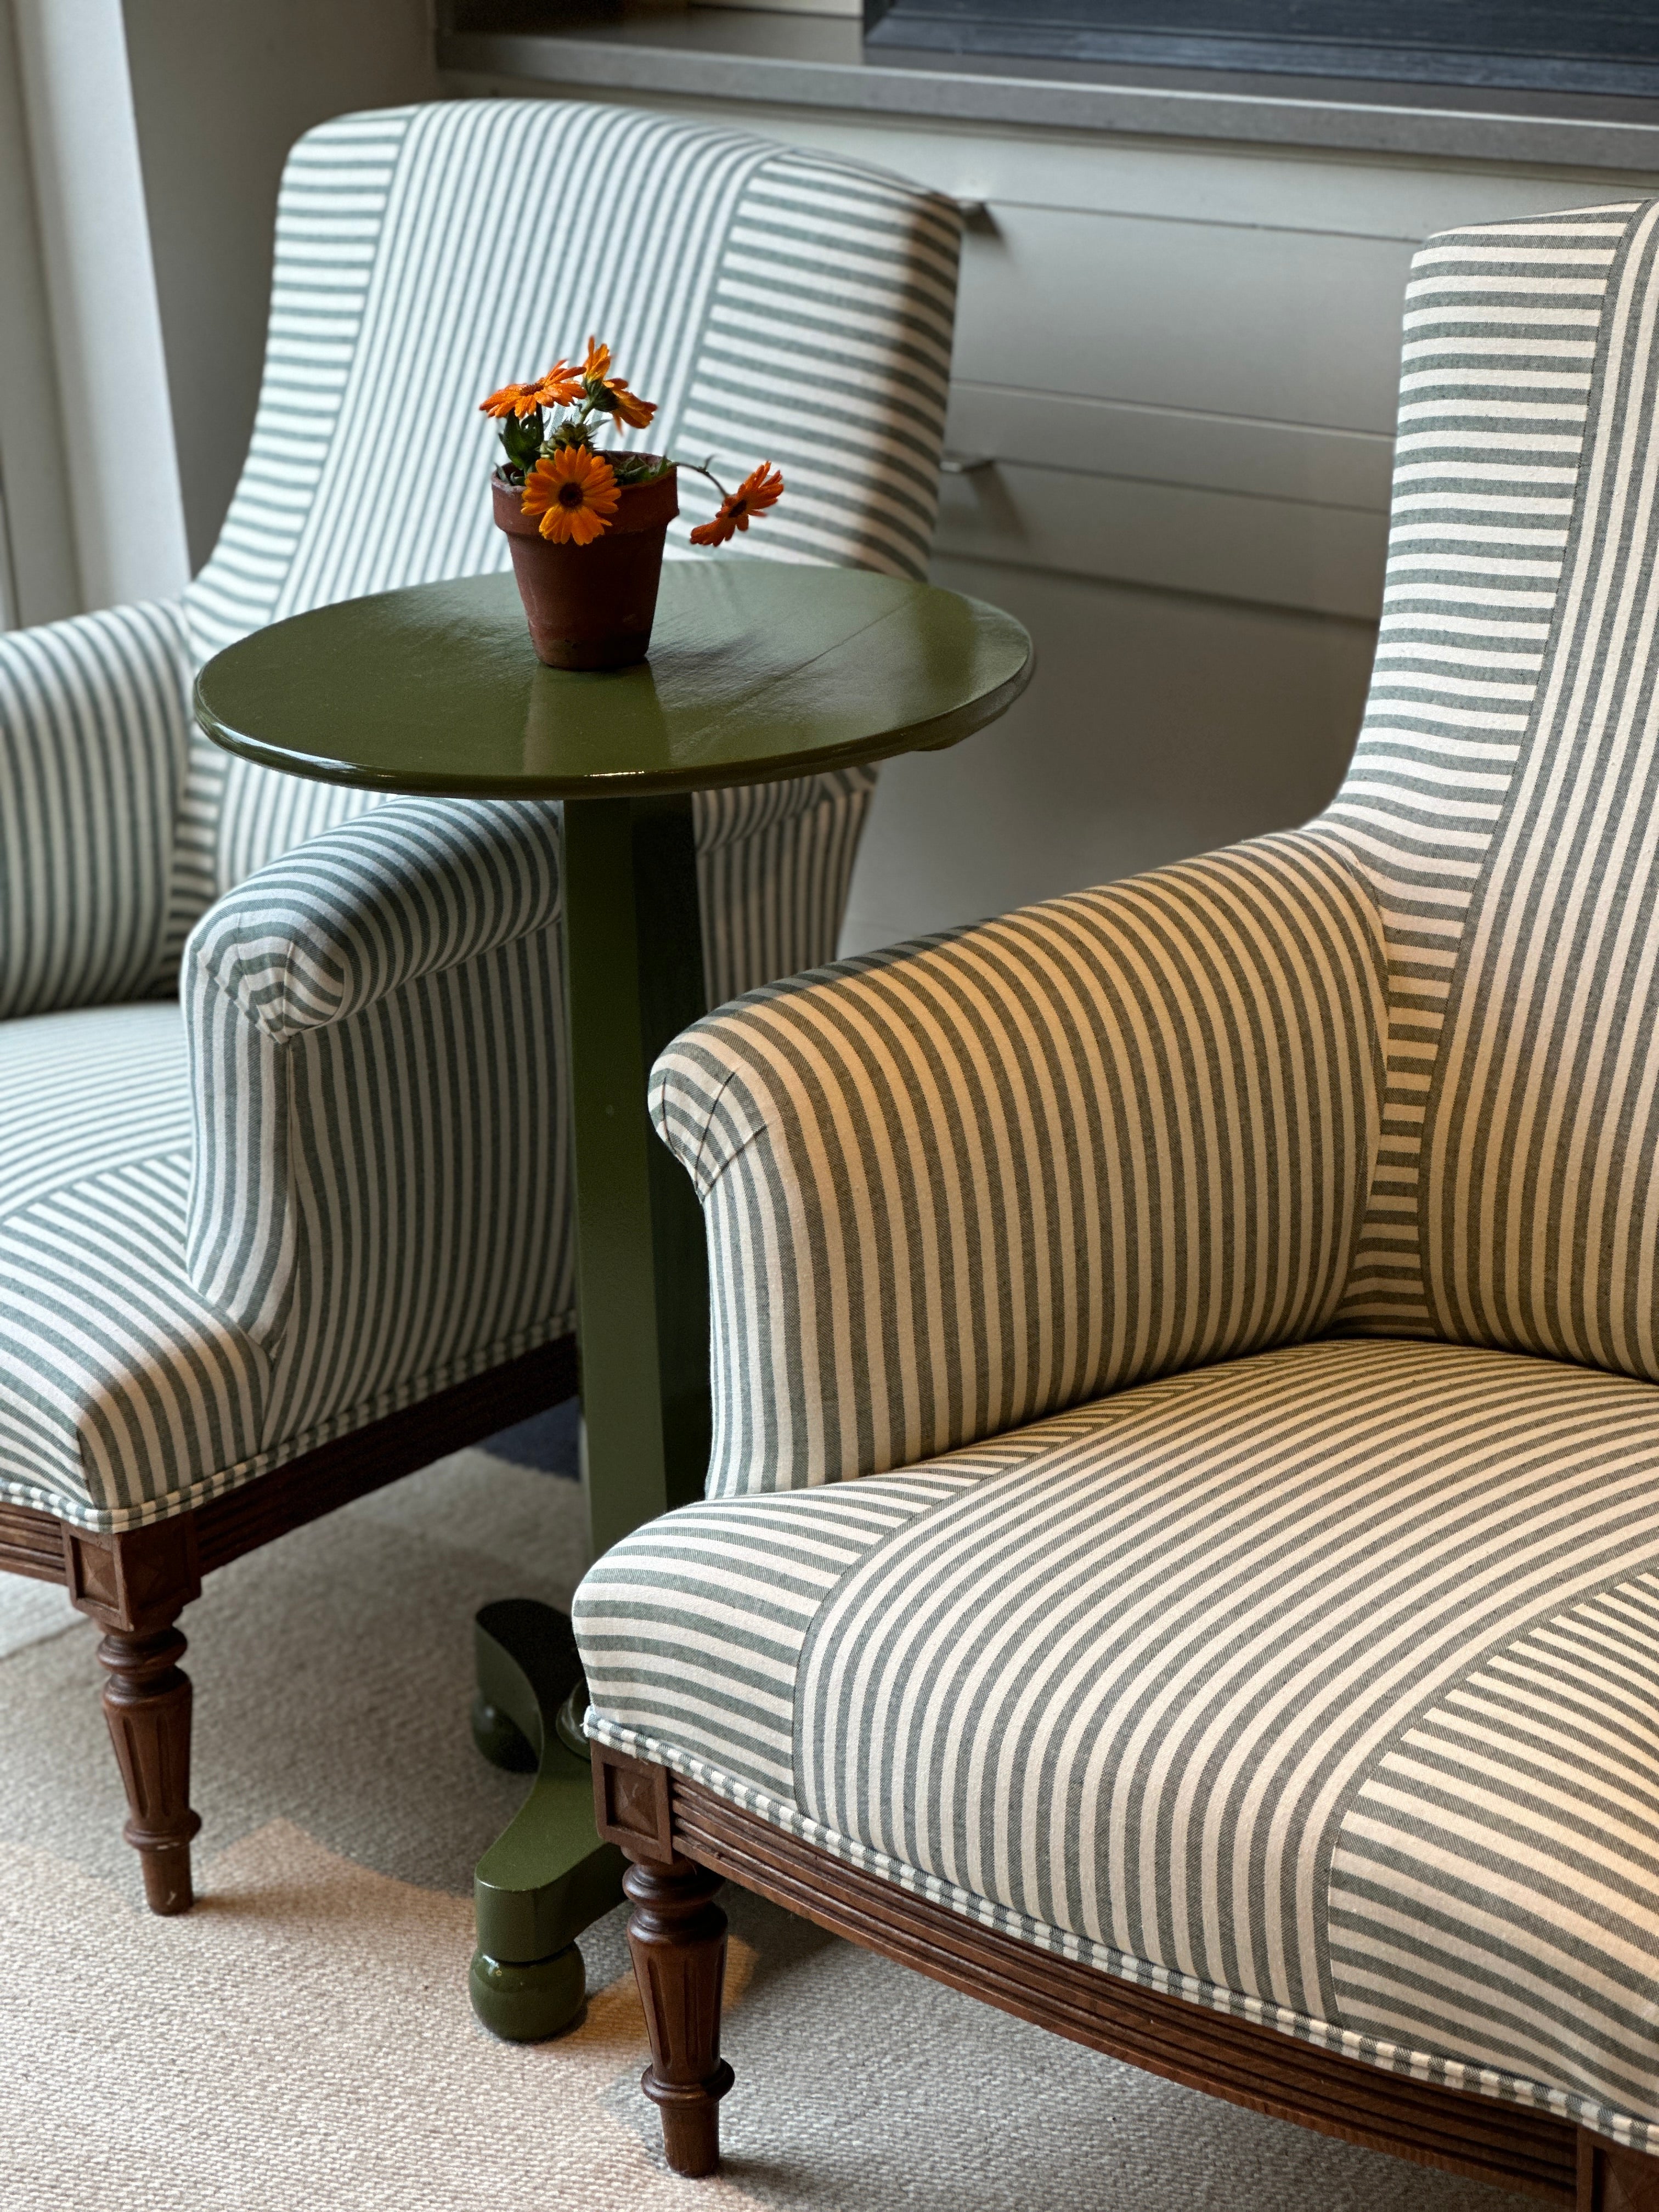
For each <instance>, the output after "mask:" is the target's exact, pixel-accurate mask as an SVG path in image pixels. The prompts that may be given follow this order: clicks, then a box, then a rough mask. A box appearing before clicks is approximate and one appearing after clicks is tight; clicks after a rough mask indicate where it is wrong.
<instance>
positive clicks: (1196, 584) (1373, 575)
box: [937, 462, 1388, 622]
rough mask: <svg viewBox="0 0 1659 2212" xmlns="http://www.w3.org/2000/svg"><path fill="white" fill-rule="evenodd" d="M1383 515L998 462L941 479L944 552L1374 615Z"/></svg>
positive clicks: (1320, 609)
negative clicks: (992, 466) (963, 474)
mask: <svg viewBox="0 0 1659 2212" xmlns="http://www.w3.org/2000/svg"><path fill="white" fill-rule="evenodd" d="M1387 532H1388V518H1387V516H1386V515H1384V514H1380V513H1375V512H1373V511H1371V510H1370V509H1368V508H1362V507H1321V506H1316V505H1314V504H1313V503H1312V502H1311V501H1304V500H1292V499H1262V498H1257V497H1254V496H1251V495H1246V494H1241V493H1237V492H1227V491H1218V490H1214V489H1209V488H1207V487H1195V486H1192V485H1188V484H1167V483H1144V482H1138V481H1136V480H1134V479H1133V478H1131V477H1100V476H1085V475H1083V474H1081V473H1079V472H1078V471H1072V470H1067V469H1062V468H1033V467H1030V466H1029V465H1024V464H1018V463H1008V462H1003V463H999V464H998V465H996V466H995V467H994V468H988V469H980V470H975V471H974V473H973V474H972V475H970V476H961V477H947V478H946V479H945V484H944V488H943V493H942V496H941V498H940V501H939V537H938V541H937V542H938V546H939V552H940V554H941V555H944V556H952V555H955V556H962V557H965V558H968V559H971V560H976V561H994V562H1002V563H1006V564H1007V565H1009V566H1012V567H1015V568H1055V569H1061V570H1064V571H1066V572H1067V573H1069V574H1073V575H1078V576H1097V577H1115V578H1120V579H1122V580H1126V581H1130V582H1136V583H1142V584H1156V585H1158V586H1161V587H1163V588H1164V589H1165V590H1169V591H1176V592H1206V593H1215V594H1218V595H1219V596H1220V597H1222V598H1225V599H1254V600H1256V601H1259V602H1261V603H1262V604H1265V605H1268V606H1282V607H1306V608H1310V609H1312V610H1313V611H1316V612H1317V613H1321V614H1332V615H1348V616H1352V617H1356V618H1358V619H1359V620H1361V621H1366V620H1369V621H1373V622H1374V621H1375V620H1376V616H1377V613H1378V611H1379V609H1380V607H1381V605H1382V599H1383V553H1384V548H1385V540H1386V537H1387Z"/></svg>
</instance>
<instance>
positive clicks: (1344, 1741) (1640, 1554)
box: [575, 1340, 1659, 2148]
mask: <svg viewBox="0 0 1659 2212" xmlns="http://www.w3.org/2000/svg"><path fill="white" fill-rule="evenodd" d="M575 1618H576V1627H577V1634H578V1638H579V1641H580V1645H581V1649H582V1654H583V1657H584V1659H585V1661H586V1666H587V1671H588V1680H589V1684H590V1687H591V1692H592V1711H591V1713H590V1717H589V1727H590V1730H591V1732H592V1734H594V1735H598V1736H599V1737H601V1738H602V1739H603V1740H604V1741H607V1742H609V1743H612V1744H614V1745H616V1746H617V1747H619V1748H622V1749H624V1750H628V1751H631V1752H634V1753H636V1754H638V1755H640V1756H641V1757H646V1758H650V1759H659V1760H661V1761H663V1762H665V1763H666V1764H668V1765H671V1766H672V1767H674V1768H676V1769H677V1770H678V1771H681V1772H683V1773H685V1774H688V1775H690V1776H692V1777H694V1778H696V1779H697V1780H699V1781H701V1782H703V1783H704V1784H708V1786H711V1787H713V1788H714V1789H716V1790H720V1791H721V1792H722V1793H723V1794H725V1795H726V1796H729V1797H731V1798H732V1799H733V1800H734V1801H735V1802H740V1803H743V1804H744V1805H747V1806H749V1807H750V1808H753V1809H757V1810H759V1811H761V1812H763V1813H764V1814H766V1815H767V1816H768V1817H769V1818H771V1819H772V1820H775V1821H776V1822H777V1824H778V1825H779V1826H783V1827H786V1828H788V1829H791V1830H793V1832H797V1833H799V1834H802V1835H804V1836H805V1837H807V1838H810V1839H811V1840H813V1841H815V1842H817V1843H818V1844H821V1845H822V1846H823V1848H825V1849H827V1850H830V1851H832V1852H835V1853H837V1854H839V1855H841V1856H842V1857H846V1858H847V1859H848V1860H850V1861H852V1862H854V1863H857V1864H860V1865H862V1866H865V1867H866V1868H869V1869H872V1870H874V1871H876V1872H878V1873H881V1874H884V1875H887V1876H888V1877H889V1878H890V1879H892V1880H894V1881H899V1882H902V1883H903V1884H905V1885H907V1886H909V1887H915V1888H918V1889H921V1890H923V1891H925V1892H926V1893H927V1894H929V1895H931V1896H934V1897H937V1898H939V1899H944V1900H945V1901H947V1902H949V1903H951V1904H953V1905H956V1906H957V1908H958V1909H959V1910H961V1911H963V1912H965V1913H969V1914H971V1915H973V1916H974V1917H978V1918H980V1919H981V1920H983V1921H986V1922H987V1923H992V1924H995V1925H998V1926H1000V1927H1004V1928H1006V1929H1009V1930H1011V1931H1012V1932H1013V1933H1015V1934H1017V1935H1020V1936H1024V1937H1025V1938H1026V1940H1028V1941H1030V1942H1033V1943H1036V1944H1041V1945H1045V1946H1047V1947H1048V1948H1054V1949H1056V1950H1060V1951H1062V1952H1064V1953H1065V1954H1067V1955H1069V1956H1073V1957H1082V1958H1085V1959H1088V1960H1091V1961H1093V1962H1094V1963H1096V1964H1097V1965H1099V1966H1103V1968H1105V1969H1106V1970H1107V1971H1109V1972H1114V1973H1117V1974H1121V1975H1127V1976H1128V1977H1130V1978H1134V1979H1136V1980H1139V1981H1141V1982H1144V1983H1148V1984H1154V1985H1156V1986H1158V1987H1162V1988H1165V1989H1169V1990H1173V1991H1176V1993H1178V1994H1182V1995H1184V1996H1188V1997H1192V1998H1194V1999H1196V2000H1197V2001H1199V2002H1204V2003H1207V2004H1210V2005H1212V2006H1215V2007H1218V2008H1222V2009H1225V2010H1228V2011H1231V2012H1236V2013H1239V2014H1243V2015H1248V2016H1250V2017H1253V2018H1256V2019H1259V2020H1263V2021H1267V2022H1269V2023H1270V2024H1273V2025H1275V2026H1278V2027H1283V2028H1285V2029H1287V2030H1289V2031H1290V2032H1292V2033H1297V2034H1300V2035H1303V2036H1306V2037H1311V2038H1312V2039H1315V2040H1317V2041H1321V2042H1322V2043H1324V2044H1326V2045H1328V2046H1329V2047H1332V2048H1334V2049H1338V2050H1341V2051H1347V2052H1349V2053H1350V2054H1352V2055H1357V2056H1359V2057H1365V2058H1369V2059H1371V2060H1374V2061H1375V2062H1376V2063H1379V2064H1382V2065H1384V2066H1388V2067H1391V2068H1395V2069H1412V2070H1413V2071H1414V2072H1416V2073H1417V2074H1419V2075H1427V2076H1428V2077H1430V2078H1435V2079H1439V2080H1443V2081H1448V2082H1449V2083H1451V2084H1452V2085H1453V2086H1456V2087H1465V2088H1474V2089H1480V2090H1484V2091H1486V2092H1487V2093H1492V2094H1494V2095H1499V2096H1505V2097H1511V2098H1516V2097H1518V2098H1521V2099H1522V2100H1525V2101H1528V2102H1530V2103H1534V2104H1538V2105H1543V2106H1548V2107H1550V2108H1551V2109H1554V2110H1557V2111H1559V2112H1564V2113H1566V2114H1568V2115H1569V2116H1571V2117H1572V2118H1577V2119H1579V2120H1582V2121H1584V2122H1586V2123H1587V2124H1589V2125H1592V2126H1595V2127H1598V2128H1601V2130H1604V2131H1607V2132H1611V2133H1613V2134H1615V2135H1617V2136H1620V2139H1622V2140H1626V2141H1631V2142H1636V2143H1638V2145H1640V2146H1641V2147H1643V2148H1659V2025H1656V2013H1659V1389H1656V1387H1655V1386H1654V1385H1652V1384H1650V1383H1641V1382H1636V1381H1632V1380H1628V1379H1626V1378H1624V1377H1621V1376H1611V1375H1607V1374H1602V1373H1598V1372H1594V1371H1591V1370H1583V1369H1579V1368H1574V1367H1570V1366H1566V1365H1563V1364H1556V1363H1553V1362H1550V1361H1546V1360H1541V1359H1534V1358H1525V1357H1522V1356H1519V1355H1516V1354H1510V1353H1504V1352H1488V1351H1482V1350H1471V1349H1468V1348H1464V1347H1458V1346H1445V1345H1440V1344H1431V1343H1402V1342H1396V1341H1389V1340H1372V1341H1353V1340H1347V1341H1343V1340H1330V1341H1324V1342H1320V1343H1315V1344H1310V1345H1303V1346H1295V1347H1291V1348H1289V1349H1285V1350H1280V1351H1277V1352H1268V1353H1265V1354H1262V1355H1261V1356H1259V1357H1255V1358H1249V1359H1244V1360H1240V1361H1237V1362H1232V1363H1229V1364H1225V1365H1218V1366H1215V1367H1212V1368H1208V1369H1203V1370H1197V1371H1195V1372H1192V1373H1188V1374H1183V1375H1179V1376H1168V1377H1165V1378H1164V1379H1162V1380H1160V1381H1158V1382H1154V1383H1146V1384H1143V1385H1141V1386H1140V1387H1139V1388H1137V1389H1130V1390H1126V1391H1123V1392H1121V1393H1119V1394H1118V1395H1115V1396H1113V1397H1111V1398H1109V1399H1105V1400H1103V1401H1099V1402H1097V1403H1095V1404H1092V1405H1089V1406H1085V1407H1080V1408H1078V1409H1076V1410H1074V1411H1073V1412H1071V1413H1066V1414H1064V1415H1061V1416H1060V1417H1058V1418H1055V1419H1049V1420H1046V1421H1043V1422H1041V1423H1038V1424H1035V1425H1032V1426H1030V1427H1029V1428H1026V1429H1024V1430H1020V1431H1015V1432H1013V1433H1012V1434H1010V1435H1007V1436H1005V1437H1000V1438H999V1439H997V1440H996V1441H994V1443H989V1444H984V1445H979V1446H975V1447H974V1448H973V1449H969V1450H966V1451H962V1452H958V1453H955V1454H953V1455H951V1456H949V1457H947V1458H945V1459H942V1460H938V1461H935V1462H930V1463H929V1464H927V1465H926V1466H922V1467H918V1468H912V1469H910V1470H908V1472H906V1473H904V1474H894V1475H886V1476H881V1477H875V1478H870V1479H866V1480H861V1481H857V1482H852V1483H843V1484H837V1485H835V1486H829V1487H826V1488H823V1489H821V1490H816V1491H802V1492H778V1493H775V1494H772V1495H767V1496H759V1497H753V1498H732V1499H726V1500H719V1501H714V1502H710V1503H708V1504H699V1505H694V1506H690V1507H688V1508H685V1509H684V1510H682V1511H680V1512H678V1513H674V1514H671V1515H669V1516H666V1517H665V1518H664V1519H663V1520H661V1521H659V1522H653V1523H652V1524H650V1525H649V1526H647V1528H643V1529H641V1530H639V1531H638V1532H636V1533H635V1534H634V1535H632V1536H630V1537H629V1539H628V1540H627V1541H625V1542H623V1543H622V1544H620V1545H618V1546H617V1547H616V1548H615V1549H614V1550H612V1551H611V1553H608V1554H607V1555H606V1556H605V1559H602V1560H601V1561H600V1562H599V1564H598V1565H596V1566H595V1567H594V1568H593V1569H592V1571H591V1572H590V1573H589V1575H588V1577H587V1578H586V1581H585V1582H584V1583H583V1585H582V1588H581V1589H580V1593H579V1595H578V1598H577V1601H576V1608H575ZM1650 2128H1651V2129H1652V2135H1651V2137H1650Z"/></svg>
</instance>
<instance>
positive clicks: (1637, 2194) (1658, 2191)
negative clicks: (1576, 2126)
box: [1577, 2128, 1659, 2212]
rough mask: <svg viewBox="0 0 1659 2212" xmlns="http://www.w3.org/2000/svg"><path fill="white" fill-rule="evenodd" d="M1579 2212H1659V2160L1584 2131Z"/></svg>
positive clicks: (1580, 2149)
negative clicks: (1625, 2148)
mask: <svg viewBox="0 0 1659 2212" xmlns="http://www.w3.org/2000/svg"><path fill="white" fill-rule="evenodd" d="M1577 2212H1659V2158H1651V2157H1650V2156H1649V2155H1648V2154H1647V2153H1646V2152H1644V2151H1639V2150H1624V2149H1621V2148H1620V2146H1619V2145H1618V2144H1617V2143H1610V2142H1607V2139H1606V2138H1605V2136H1595V2135H1592V2134H1591V2133H1590V2131H1589V2129H1588V2128H1581V2129H1580V2130H1579V2131H1578V2203H1577Z"/></svg>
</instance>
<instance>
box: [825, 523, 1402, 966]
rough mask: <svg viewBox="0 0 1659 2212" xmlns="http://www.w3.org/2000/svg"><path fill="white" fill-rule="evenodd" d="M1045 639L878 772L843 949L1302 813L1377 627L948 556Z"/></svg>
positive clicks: (1332, 776)
mask: <svg viewBox="0 0 1659 2212" xmlns="http://www.w3.org/2000/svg"><path fill="white" fill-rule="evenodd" d="M933 576H934V580H935V581H936V582H938V583H940V584H945V585H948V586H951V589H953V590H955V591H960V592H972V593H974V594H975V596H977V597H979V598H982V599H994V600H995V602H996V603H997V604H998V605H1000V606H1005V607H1006V608H1007V609H1008V611H1010V613H1012V614H1015V615H1018V617H1019V619H1020V620H1021V621H1022V622H1023V623H1024V624H1025V626H1026V627H1027V629H1029V630H1030V633H1031V635H1032V636H1033V638H1034V639H1035V640H1036V653H1037V670H1036V676H1035V677H1034V678H1033V679H1032V682H1031V685H1030V690H1028V691H1027V692H1026V693H1025V696H1024V698H1022V699H1020V700H1019V701H1018V702H1017V703H1016V704H1015V706H1014V707H1013V708H1012V710H1011V711H1010V713H1008V714H1006V715H1005V716H1004V718H1003V720H1001V721H1000V722H998V723H995V724H994V726H992V727H991V728H990V729H988V730H984V731H981V732H980V734H979V735H978V736H977V737H974V738H969V739H968V741H967V742H966V743H965V744H961V745H958V746H957V747H955V748H954V749H953V750H951V751H949V752H942V753H918V754H912V755H909V756H908V757H905V758H903V759H901V760H896V761H890V762H889V763H887V765H886V766H885V767H884V769H882V774H881V782H880V785H879V787H878V790H877V793H876V800H875V805H874V806H873V808H872V813H871V818H870V824H869V827H868V829H867V830H866V833H865V838H864V843H863V846H862V848H861V850H860V854H859V861H858V866H857V869H856V871H855V872H854V878H853V890H852V898H851V901H850V903H849V905H848V915H847V923H846V927H845V929H844V930H843V933H842V951H843V953H854V952H863V951H869V950H870V949H871V948H872V947H873V946H876V945H890V944H892V943H894V942H896V940H898V939H901V938H905V937H914V936H916V935H918V934H921V933H923V932H926V931H927V930H933V929H945V928H949V927H951V926H952V925H953V924H955V923H957V922H963V921H977V920H979V919H980V918H981V917H982V916H984V915H992V914H1003V913H1006V912H1007V911H1008V909H1009V908H1012V907H1017V906H1024V905H1027V904H1029V903H1030V902H1031V901H1032V900H1035V899H1042V898H1052V897H1054V896H1058V895H1059V894H1060V893H1061V892H1063V891H1068V890H1081V889H1083V888H1084V887H1085V886H1086V885H1088V884H1098V883H1105V882H1108V881H1109V880H1111V879H1113V878H1117V877H1121V876H1128V875H1134V874H1137V873H1139V872H1140V871H1141V870H1143V869H1146V868H1153V867H1158V866H1161V865H1162V864H1163V863H1164V862H1165V861H1167V860H1182V859H1184V858H1186V857H1188V855H1189V854H1194V853H1203V852H1207V851H1209V850H1211V849H1212V848H1213V847H1215V846H1218V845H1226V844H1231V843H1232V842H1234V841H1235V840H1236V839H1238V838H1241V837H1251V836H1258V835H1260V834H1261V832H1263V831H1265V830H1269V829H1287V828H1290V827H1291V826H1292V825H1294V824H1296V823H1302V822H1305V821H1307V820H1308V819H1309V817H1310V816H1312V815H1314V814H1316V813H1317V812H1318V811H1319V810H1320V809H1321V808H1322V806H1323V805H1325V804H1326V803H1327V801H1328V799H1330V798H1331V796H1332V794H1333V793H1334V791H1335V790H1336V787H1337V785H1338V784H1339V783H1340V781H1341V778H1342V773H1343V770H1344V769H1346V766H1347V763H1348V757H1349V755H1350V753H1351V752H1352V750H1353V742H1354V737H1355V733H1356V732H1357V731H1358V726H1359V720H1360V716H1361V714H1362V713H1363V712H1364V703H1365V689H1366V685H1367V684H1368V682H1369V680H1370V665H1371V655H1372V653H1373V651H1374V649H1375V647H1376V629H1375V628H1374V626H1373V625H1372V624H1370V623H1363V622H1353V621H1347V620H1344V619H1342V618H1340V617H1334V616H1327V615H1313V614H1299V613H1296V612H1292V611H1285V610H1281V609H1278V608H1271V607H1258V606H1251V605H1244V604H1242V603H1235V602H1231V601H1226V600H1220V599H1197V598H1193V597H1188V596H1184V595H1182V594H1180V593H1176V592H1157V591H1148V590H1145V589H1142V588H1138V587H1136V586H1133V585H1118V584H1102V583H1097V582H1094V581H1091V580H1085V579H1082V578H1078V577H1072V576H1064V575H1056V574H1041V573H1037V572H1034V571H1032V570H1030V569H1023V570H1017V569H1011V568H1000V567H999V568H989V567H986V566H981V564H980V563H978V562H970V561H951V560H941V561H939V562H935V564H934V569H933Z"/></svg>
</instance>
